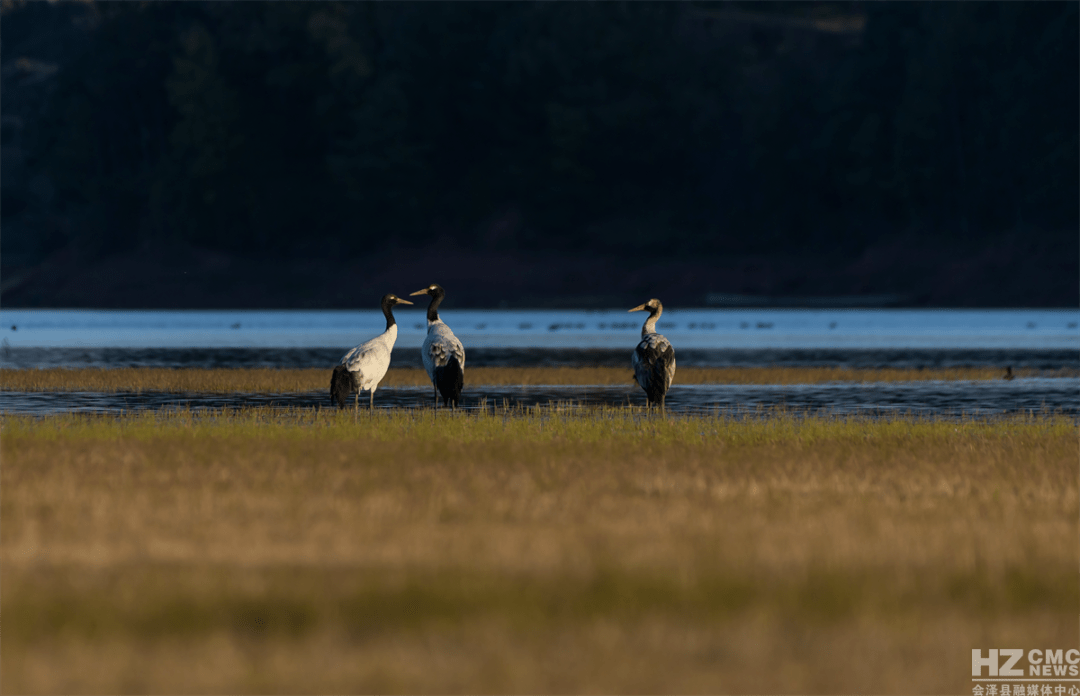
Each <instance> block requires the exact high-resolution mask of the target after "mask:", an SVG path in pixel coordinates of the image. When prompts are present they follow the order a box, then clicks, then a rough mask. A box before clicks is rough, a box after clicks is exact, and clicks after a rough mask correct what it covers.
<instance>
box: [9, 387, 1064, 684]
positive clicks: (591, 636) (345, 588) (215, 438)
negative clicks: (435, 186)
mask: <svg viewBox="0 0 1080 696" xmlns="http://www.w3.org/2000/svg"><path fill="white" fill-rule="evenodd" d="M0 428H2V438H0V453H2V455H3V468H2V469H0V483H2V485H0V496H2V501H0V502H2V505H0V522H2V525H0V539H2V557H0V568H2V573H3V578H2V580H3V586H4V592H3V595H2V597H0V602H2V605H0V606H2V612H3V616H4V641H3V644H2V647H0V649H2V659H3V663H4V672H5V674H4V683H3V688H4V691H5V692H9V693H15V692H19V693H44V692H58V691H63V692H78V691H84V692H85V691H99V692H104V691H109V692H145V693H154V692H164V691H169V692H178V691H182V692H224V691H234V692H269V691H291V692H299V691H303V692H342V691H350V692H357V691H359V692H373V691H382V692H406V691H428V692H432V691H439V692H447V693H450V692H463V691H472V692H480V691H502V692H524V691H528V692H537V691H575V692H597V691H605V692H616V691H618V692H646V691H649V692H660V691H664V692H675V691H678V692H713V693H716V692H746V691H758V692H768V691H777V692H778V691H795V690H798V691H818V692H840V691H848V692H851V691H872V692H876V693H885V692H899V691H913V692H923V693H931V692H932V693H943V692H956V691H958V690H960V689H962V688H964V687H966V686H967V685H968V679H969V675H968V672H967V667H968V665H969V660H970V649H971V646H973V645H976V646H977V645H990V644H997V643H1002V642H1003V641H1005V642H1009V643H1010V644H1016V645H1026V644H1032V645H1035V644H1044V643H1045V644H1048V645H1049V644H1053V645H1067V644H1071V641H1072V640H1073V639H1074V638H1075V630H1076V626H1075V616H1076V611H1077V609H1078V607H1080V602H1078V592H1077V585H1076V567H1077V562H1078V558H1077V553H1078V552H1077V548H1076V538H1077V535H1078V492H1077V479H1076V461H1077V455H1078V443H1077V432H1076V425H1075V421H1074V419H1070V418H1059V417H1055V416H1051V415H1043V416H1036V417H1026V418H1023V417H1014V418H1003V419H998V420H961V421H956V420H950V421H943V420H932V419H913V418H897V419H875V420H870V419H859V418H847V419H841V418H827V417H807V416H800V415H798V414H790V413H784V412H772V413H761V414H758V415H757V416H755V417H747V418H725V417H713V416H676V417H670V418H668V419H659V418H651V417H648V416H647V415H646V414H644V413H643V412H641V411H639V410H635V409H559V408H534V409H528V410H526V409H516V410H505V411H499V410H496V411H495V412H491V411H488V412H471V413H460V412H459V413H456V414H450V413H443V414H440V415H439V416H438V418H437V419H436V418H434V417H433V414H432V413H431V412H430V411H395V410H387V411H379V412H376V413H374V414H361V416H360V417H359V418H356V417H354V416H353V414H352V413H336V412H325V411H324V412H315V411H312V410H303V411H302V410H296V411H291V412H289V411H281V410H259V409H249V410H242V411H219V412H209V411H201V412H198V413H191V412H183V411H180V412H158V413H147V414H143V415H141V416H134V417H133V416H124V417H89V416H75V415H66V416H56V417H47V418H25V417H13V416H4V417H2V418H0Z"/></svg>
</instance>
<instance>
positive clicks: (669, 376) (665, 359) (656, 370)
mask: <svg viewBox="0 0 1080 696" xmlns="http://www.w3.org/2000/svg"><path fill="white" fill-rule="evenodd" d="M645 310H648V312H649V318H648V319H646V320H645V325H644V326H642V327H641V342H640V343H638V344H637V348H635V349H634V355H633V357H632V358H631V359H630V364H631V365H632V366H633V368H634V379H636V380H637V383H638V385H639V386H640V387H641V388H642V389H644V390H645V403H646V404H647V405H648V406H650V407H651V406H654V405H656V403H657V402H659V403H660V411H661V412H662V413H666V412H667V411H666V410H665V409H664V397H665V396H666V395H667V390H668V387H670V386H671V381H672V380H673V379H675V348H674V347H672V345H671V341H669V340H667V339H666V338H665V337H664V336H661V335H660V334H658V333H656V320H657V319H659V318H660V315H661V314H662V313H663V312H664V305H662V304H660V300H658V299H656V298H653V299H651V300H649V301H648V302H646V303H645V304H640V305H638V306H637V307H634V308H633V309H631V310H628V311H631V312H641V311H645Z"/></svg>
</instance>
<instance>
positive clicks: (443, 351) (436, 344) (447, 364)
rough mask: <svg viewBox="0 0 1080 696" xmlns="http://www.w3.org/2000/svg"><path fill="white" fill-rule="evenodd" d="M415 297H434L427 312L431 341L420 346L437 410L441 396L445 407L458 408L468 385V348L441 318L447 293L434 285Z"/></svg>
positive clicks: (427, 339)
mask: <svg viewBox="0 0 1080 696" xmlns="http://www.w3.org/2000/svg"><path fill="white" fill-rule="evenodd" d="M412 295H431V304H429V305H428V309H427V338H425V339H424V344H423V345H422V346H421V347H420V356H421V357H422V358H423V359H424V369H425V370H427V373H428V377H430V378H431V384H432V386H433V387H434V389H435V408H438V407H439V395H440V394H442V398H443V405H444V406H447V405H451V406H457V405H458V401H460V400H461V388H462V387H463V386H464V385H465V349H464V348H462V347H461V341H459V340H458V339H457V336H455V335H454V332H453V331H451V330H450V327H449V326H447V325H446V324H444V323H443V320H442V319H440V318H439V305H440V304H441V303H442V301H443V298H444V297H446V291H444V290H443V289H442V287H440V286H439V285H436V284H434V283H433V284H431V285H429V286H428V287H426V288H424V289H423V290H417V291H416V292H414V293H410V295H409V296H410V297H411V296H412Z"/></svg>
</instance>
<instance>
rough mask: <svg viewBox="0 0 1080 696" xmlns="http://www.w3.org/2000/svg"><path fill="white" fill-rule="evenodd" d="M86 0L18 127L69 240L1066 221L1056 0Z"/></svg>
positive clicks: (794, 238) (628, 235)
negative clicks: (35, 103)
mask: <svg viewBox="0 0 1080 696" xmlns="http://www.w3.org/2000/svg"><path fill="white" fill-rule="evenodd" d="M49 11H52V10H51V9H50V7H48V6H39V5H36V4H34V3H30V4H28V5H20V6H16V7H14V8H13V9H12V8H9V9H7V10H6V14H7V15H8V16H6V17H5V19H4V22H5V25H8V26H12V22H11V20H12V19H17V18H18V16H19V14H20V13H27V14H28V16H29V14H30V13H35V12H37V13H43V12H49ZM88 12H89V15H90V19H91V20H92V21H88V22H87V24H86V29H85V38H84V40H83V41H81V43H78V44H77V45H73V47H72V48H71V49H70V58H69V59H67V60H65V62H64V64H63V65H62V67H61V70H60V71H59V73H58V74H57V76H56V77H55V78H54V83H55V84H54V85H53V87H52V88H51V91H50V92H49V97H48V99H47V100H46V101H45V102H44V104H43V106H42V108H41V111H40V113H39V114H37V115H36V117H35V118H34V119H33V121H32V122H31V123H30V124H28V125H27V135H26V143H27V145H26V147H27V152H28V156H27V162H28V167H29V168H30V170H31V171H32V172H33V173H40V174H44V175H45V176H46V177H48V180H49V182H50V184H51V186H52V187H53V188H54V189H55V191H56V195H55V197H54V198H53V199H52V200H53V202H52V203H51V204H50V205H52V206H53V207H54V208H55V209H56V211H58V212H59V213H60V214H62V215H64V216H66V217H67V218H68V219H69V220H71V223H70V224H69V225H68V226H67V227H66V228H65V230H66V231H65V233H64V234H65V235H67V236H68V237H70V239H67V240H66V241H69V242H72V243H73V244H74V245H75V246H76V247H78V248H79V249H81V250H82V251H83V252H84V253H87V254H102V253H108V252H110V251H113V250H116V249H122V248H130V247H133V246H138V245H140V244H145V243H158V242H182V243H187V244H191V245H195V246H200V247H206V248H212V249H221V250H223V251H228V252H231V253H241V254H250V255H256V256H277V257H282V256H289V255H297V254H300V255H309V256H350V257H355V256H357V255H362V254H364V253H365V252H368V251H371V250H375V249H386V248H393V247H394V246H414V245H422V244H427V243H433V242H436V241H443V242H445V241H449V242H450V243H452V244H455V245H458V246H461V247H465V248H477V249H501V250H521V251H527V250H530V249H545V250H549V251H550V250H552V249H556V250H559V249H565V250H567V251H596V252H601V253H625V254H642V253H648V254H665V255H695V254H718V253H720V254H723V253H735V252H738V253H757V252H768V251H771V250H775V249H777V248H779V247H783V248H786V249H788V250H791V251H793V252H799V251H800V250H813V249H818V250H820V249H822V248H840V249H849V250H857V249H860V248H862V247H864V246H865V245H867V244H869V243H870V242H872V241H873V239H875V238H877V237H879V236H881V235H883V234H892V233H898V232H901V231H903V232H907V233H911V234H918V235H929V236H932V237H936V238H941V239H945V240H949V241H950V243H960V244H964V243H969V242H970V243H972V244H975V243H977V242H978V241H979V240H982V239H985V238H988V237H993V236H995V235H1001V234H1005V233H1017V232H1022V233H1027V232H1033V233H1040V234H1069V235H1076V232H1077V227H1078V220H1077V215H1078V210H1077V196H1076V192H1077V190H1078V187H1080V181H1078V172H1080V164H1078V162H1080V160H1078V150H1080V144H1078V129H1077V122H1078V114H1080V109H1078V88H1077V86H1078V84H1080V75H1078V64H1080V53H1078V47H1077V34H1078V29H1077V27H1078V22H1077V19H1078V18H1077V3H1075V2H1067V3H1066V2H1045V3H996V2H970V3H865V4H850V3H821V2H818V3H790V4H789V3H762V4H758V3H745V4H742V3H726V4H721V5H717V4H712V3H700V4H696V3H416V4H414V3H293V2H266V3H218V2H209V3H186V2H185V3H180V2H155V3H138V4H136V3H100V4H97V5H93V6H92V8H91V9H90V10H88ZM14 26H16V27H18V26H20V25H19V24H17V23H16V24H15V25H14ZM26 26H31V27H32V26H33V25H32V23H28V24H27V25H26ZM837 27H839V28H837ZM6 38H7V37H5V39H6Z"/></svg>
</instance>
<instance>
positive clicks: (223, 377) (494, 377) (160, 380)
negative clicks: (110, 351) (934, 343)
mask: <svg viewBox="0 0 1080 696" xmlns="http://www.w3.org/2000/svg"><path fill="white" fill-rule="evenodd" d="M1003 374H1004V373H1003V371H1002V370H1000V369H997V368H992V367H977V368H931V369H893V368H886V369H844V368H838V367H836V368H834V367H731V368H724V367H721V368H699V367H685V368H680V369H679V371H678V373H677V375H676V383H678V384H817V383H822V382H904V381H911V380H992V379H1001V378H1002V375H1003ZM1036 374H1042V375H1043V376H1054V377H1076V376H1078V373H1077V371H1076V370H1068V369H1062V370H1055V371H1045V372H1043V373H1039V372H1036V371H1035V370H1017V371H1016V376H1018V377H1031V376H1035V375H1036ZM466 381H467V382H468V383H469V384H474V385H475V384H486V385H508V384H509V385H518V384H521V385H530V384H552V385H593V384H632V383H633V373H632V372H631V371H630V368H629V367H627V368H626V369H622V368H614V367H538V368H509V367H474V368H469V370H468V371H467V372H466ZM329 384H330V370H329V369H326V370H316V369H303V370H292V369H284V370H271V369H220V370H204V369H180V370H173V369H162V368H123V369H114V370H102V369H74V370H69V369H60V368H58V369H48V370H12V369H0V389H5V390H12V391H99V392H111V391H135V392H139V391H190V392H306V391H318V390H323V389H329ZM429 385H430V382H429V381H428V378H427V375H426V374H425V373H424V371H423V370H414V369H393V370H390V371H389V372H388V373H387V375H386V378H385V379H384V380H383V382H382V385H381V386H384V387H403V386H417V387H419V386H429Z"/></svg>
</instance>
